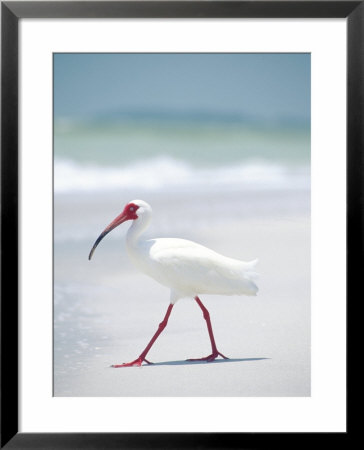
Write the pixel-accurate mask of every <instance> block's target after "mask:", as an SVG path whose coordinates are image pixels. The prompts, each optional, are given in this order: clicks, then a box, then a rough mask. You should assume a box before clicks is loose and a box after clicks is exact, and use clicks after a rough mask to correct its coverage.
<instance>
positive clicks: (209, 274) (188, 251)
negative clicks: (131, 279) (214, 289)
mask: <svg viewBox="0 0 364 450" xmlns="http://www.w3.org/2000/svg"><path fill="white" fill-rule="evenodd" d="M176 241H178V240H176ZM180 241H182V242H174V243H173V244H174V245H173V246H172V247H169V246H168V247H167V245H166V246H163V245H160V246H157V247H156V248H155V249H154V251H153V252H152V254H151V257H152V258H153V260H154V261H155V262H156V263H158V264H159V265H161V266H162V267H163V271H164V273H166V274H169V275H170V276H172V277H173V278H176V277H181V278H183V279H184V280H189V282H199V283H201V282H203V283H204V284H205V283H211V282H222V279H230V280H236V279H242V278H244V269H245V264H247V263H244V262H242V261H239V260H235V259H232V258H228V257H226V256H223V255H220V254H218V253H216V252H214V251H213V250H210V249H208V248H206V247H204V246H202V245H199V244H195V243H194V242H191V241H184V240H182V239H181V240H180ZM165 244H167V243H165ZM168 244H169V243H168Z"/></svg>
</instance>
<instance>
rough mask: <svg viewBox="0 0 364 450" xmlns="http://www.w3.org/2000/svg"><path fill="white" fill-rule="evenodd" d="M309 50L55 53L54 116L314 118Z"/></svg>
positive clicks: (305, 119)
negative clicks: (161, 114) (142, 114)
mask: <svg viewBox="0 0 364 450" xmlns="http://www.w3.org/2000/svg"><path fill="white" fill-rule="evenodd" d="M310 72H311V68H310V55H309V54H77V53H75V54H55V56H54V111H55V116H56V117H73V118H89V117H97V116H98V115H100V114H101V115H102V114H107V113H113V112H118V111H120V112H128V111H137V112H143V111H146V112H166V111H167V112H168V111H172V112H183V113H188V112H194V111H195V112H196V111H197V112H208V113H223V114H224V113H233V114H236V113H237V114H243V115H247V116H249V117H253V118H257V119H272V118H273V119H277V118H278V119H281V118H283V119H287V118H290V119H294V120H304V121H307V120H309V118H310V96H311V93H310V89H311V86H310Z"/></svg>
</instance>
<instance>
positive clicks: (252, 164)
mask: <svg viewBox="0 0 364 450" xmlns="http://www.w3.org/2000/svg"><path fill="white" fill-rule="evenodd" d="M309 187H310V172H309V167H306V166H300V167H294V168H292V167H288V166H287V167H285V166H283V165H278V164H273V163H269V162H266V161H258V160H251V161H248V162H244V163H239V164H236V165H234V166H222V167H205V168H196V167H192V166H189V165H188V164H186V163H185V162H183V161H179V160H175V159H172V158H167V157H157V158H154V159H149V160H143V161H139V162H135V163H131V164H129V165H126V166H121V167H110V166H109V167H100V166H96V165H81V164H79V163H76V162H74V161H71V160H65V159H62V160H60V159H56V160H55V167H54V190H55V193H70V192H88V191H106V190H114V189H127V190H133V189H139V190H145V191H154V192H158V191H160V190H165V189H172V190H178V191H184V190H199V191H204V190H214V189H216V190H227V189H233V190H239V189H244V190H247V189H248V190H252V189H253V190H261V189H309Z"/></svg>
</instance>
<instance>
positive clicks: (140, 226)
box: [126, 213, 152, 247]
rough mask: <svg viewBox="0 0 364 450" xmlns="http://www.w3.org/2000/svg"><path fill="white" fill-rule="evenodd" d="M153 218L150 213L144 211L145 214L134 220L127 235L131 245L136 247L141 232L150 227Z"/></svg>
mask: <svg viewBox="0 0 364 450" xmlns="http://www.w3.org/2000/svg"><path fill="white" fill-rule="evenodd" d="M151 219H152V217H151V214H150V213H144V214H143V216H141V217H138V219H136V220H134V221H133V223H132V224H131V226H130V228H129V230H128V232H127V235H126V241H127V244H128V246H129V247H135V246H136V245H137V243H138V242H139V240H140V236H141V234H142V233H143V232H144V231H145V230H146V229H147V228H148V226H149V223H150V221H151Z"/></svg>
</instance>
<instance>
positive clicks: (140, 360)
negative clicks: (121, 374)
mask: <svg viewBox="0 0 364 450" xmlns="http://www.w3.org/2000/svg"><path fill="white" fill-rule="evenodd" d="M143 361H145V362H146V363H147V364H153V363H152V362H150V361H148V360H147V359H145V358H142V357H141V356H139V358H137V359H136V360H135V361H132V362H130V363H123V364H113V365H112V366H111V367H114V368H115V369H118V368H119V367H140V366H141V365H142V363H143Z"/></svg>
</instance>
